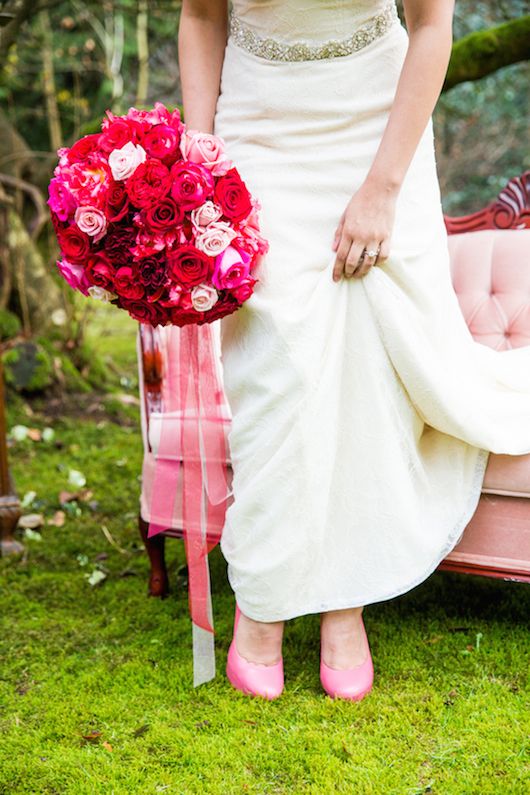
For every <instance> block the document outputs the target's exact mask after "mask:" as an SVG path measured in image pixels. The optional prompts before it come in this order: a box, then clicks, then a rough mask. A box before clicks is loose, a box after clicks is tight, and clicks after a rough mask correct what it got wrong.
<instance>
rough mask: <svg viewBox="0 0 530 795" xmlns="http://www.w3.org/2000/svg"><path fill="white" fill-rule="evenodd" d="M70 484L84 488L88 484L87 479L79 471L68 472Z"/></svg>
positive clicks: (71, 470)
mask: <svg viewBox="0 0 530 795" xmlns="http://www.w3.org/2000/svg"><path fill="white" fill-rule="evenodd" d="M68 483H70V484H71V485H72V486H78V487H80V486H84V485H85V483H86V478H85V476H84V475H83V473H82V472H80V471H79V470H78V469H70V470H69V471H68Z"/></svg>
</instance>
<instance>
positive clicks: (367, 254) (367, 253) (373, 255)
mask: <svg viewBox="0 0 530 795" xmlns="http://www.w3.org/2000/svg"><path fill="white" fill-rule="evenodd" d="M378 253H379V252H377V251H367V252H366V256H367V257H377V254H378Z"/></svg>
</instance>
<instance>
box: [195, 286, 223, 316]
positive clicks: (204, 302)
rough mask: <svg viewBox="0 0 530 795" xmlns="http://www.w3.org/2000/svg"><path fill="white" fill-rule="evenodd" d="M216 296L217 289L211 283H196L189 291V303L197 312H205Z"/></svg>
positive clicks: (215, 299) (214, 301)
mask: <svg viewBox="0 0 530 795" xmlns="http://www.w3.org/2000/svg"><path fill="white" fill-rule="evenodd" d="M218 298H219V296H218V294H217V290H216V289H215V287H212V285H211V284H206V283H203V284H197V285H195V287H194V288H193V289H192V291H191V303H192V305H193V308H194V309H196V310H197V312H207V311H208V309H211V308H212V306H213V305H214V304H215V303H217V299H218Z"/></svg>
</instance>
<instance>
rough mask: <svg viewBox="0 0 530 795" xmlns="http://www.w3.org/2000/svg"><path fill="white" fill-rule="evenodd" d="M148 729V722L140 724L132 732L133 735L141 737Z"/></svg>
mask: <svg viewBox="0 0 530 795" xmlns="http://www.w3.org/2000/svg"><path fill="white" fill-rule="evenodd" d="M148 730H149V724H148V723H145V724H144V725H143V726H140V727H139V728H138V729H135V730H134V732H133V737H141V736H142V735H143V734H145V733H146V732H147V731H148Z"/></svg>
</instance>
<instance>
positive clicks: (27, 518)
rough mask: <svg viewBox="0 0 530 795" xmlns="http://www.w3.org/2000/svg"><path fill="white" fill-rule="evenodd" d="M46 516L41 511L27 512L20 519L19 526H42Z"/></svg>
mask: <svg viewBox="0 0 530 795" xmlns="http://www.w3.org/2000/svg"><path fill="white" fill-rule="evenodd" d="M43 524H44V516H43V515H42V514H41V513H26V514H24V515H23V516H21V517H20V518H19V520H18V527H24V528H32V529H33V528H35V527H42V525H43Z"/></svg>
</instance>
